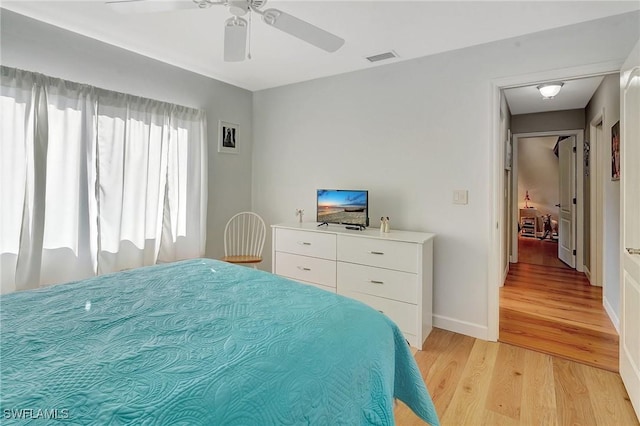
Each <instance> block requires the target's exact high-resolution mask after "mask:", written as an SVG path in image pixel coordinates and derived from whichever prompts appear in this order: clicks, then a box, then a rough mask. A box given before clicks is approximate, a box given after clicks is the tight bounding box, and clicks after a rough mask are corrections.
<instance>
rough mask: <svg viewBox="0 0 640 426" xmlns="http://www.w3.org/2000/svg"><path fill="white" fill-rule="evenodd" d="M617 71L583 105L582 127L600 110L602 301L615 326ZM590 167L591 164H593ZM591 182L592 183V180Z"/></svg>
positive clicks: (617, 267)
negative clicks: (613, 172) (613, 153)
mask: <svg viewBox="0 0 640 426" xmlns="http://www.w3.org/2000/svg"><path fill="white" fill-rule="evenodd" d="M619 82H620V75H619V74H612V75H608V76H606V77H605V78H604V80H602V83H601V84H600V86H599V87H598V89H597V90H596V92H595V93H594V94H593V97H592V98H591V100H590V101H589V103H588V104H587V107H586V108H585V124H584V125H585V127H586V128H587V129H588V128H589V124H590V123H591V120H593V119H594V118H595V117H596V116H597V115H598V114H600V113H601V112H603V117H604V119H603V123H602V127H603V131H604V135H603V136H604V138H603V139H604V144H603V145H602V146H601V147H595V146H591V150H594V149H598V153H599V154H600V158H599V161H602V164H603V166H604V167H603V170H604V176H602V184H603V217H602V219H603V230H604V235H603V240H602V246H603V259H602V279H603V287H604V291H603V293H602V294H603V303H604V305H605V308H606V309H607V312H608V313H609V315H611V316H612V318H611V319H612V321H613V322H614V324H616V327H617V326H618V322H619V320H618V318H619V316H620V251H619V247H620V181H619V180H617V181H612V180H611V127H613V125H614V124H616V123H617V122H618V121H619V120H620V87H619V85H620V83H619ZM592 167H593V165H592ZM591 184H594V182H593V181H591Z"/></svg>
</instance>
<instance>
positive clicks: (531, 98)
mask: <svg viewBox="0 0 640 426" xmlns="http://www.w3.org/2000/svg"><path fill="white" fill-rule="evenodd" d="M603 79H604V77H603V76H599V77H589V78H581V79H576V80H567V81H564V86H562V89H561V90H560V93H558V94H557V95H556V96H555V97H554V98H553V99H544V98H543V97H542V95H540V92H539V91H538V89H537V88H536V86H537V85H533V86H525V87H515V88H512V89H505V90H504V96H505V98H506V99H507V104H508V105H509V110H510V111H511V114H513V115H518V114H531V113H536V112H545V111H559V110H566V109H580V108H584V107H586V106H587V103H589V100H590V99H591V97H592V96H593V94H594V93H595V91H596V89H597V88H598V86H600V83H601V82H602V80H603Z"/></svg>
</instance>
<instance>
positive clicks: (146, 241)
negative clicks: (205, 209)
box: [98, 93, 169, 273]
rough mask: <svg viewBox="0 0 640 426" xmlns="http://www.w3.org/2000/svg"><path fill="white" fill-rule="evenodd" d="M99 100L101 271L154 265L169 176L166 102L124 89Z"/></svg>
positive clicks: (102, 96) (103, 96) (99, 259)
mask: <svg viewBox="0 0 640 426" xmlns="http://www.w3.org/2000/svg"><path fill="white" fill-rule="evenodd" d="M98 105H99V107H98V171H99V176H98V202H99V204H100V214H99V217H98V223H99V227H100V238H99V242H100V247H99V250H100V252H99V257H98V264H99V265H100V266H99V273H106V272H113V271H119V270H122V269H128V268H134V267H136V266H142V265H152V264H154V263H155V262H156V259H157V256H158V251H159V247H160V238H161V235H162V234H161V233H162V214H163V207H164V201H165V197H164V195H165V185H166V179H167V161H168V159H167V154H168V138H169V134H168V133H169V131H168V124H169V118H168V116H167V114H166V111H165V109H166V107H165V105H164V104H161V103H159V102H155V101H150V100H143V99H138V98H135V97H132V96H129V95H124V94H119V93H118V94H109V93H106V94H101V95H100V99H99V103H98Z"/></svg>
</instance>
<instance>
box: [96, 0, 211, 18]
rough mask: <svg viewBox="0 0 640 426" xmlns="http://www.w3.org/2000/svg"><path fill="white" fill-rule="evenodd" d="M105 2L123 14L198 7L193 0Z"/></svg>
mask: <svg viewBox="0 0 640 426" xmlns="http://www.w3.org/2000/svg"><path fill="white" fill-rule="evenodd" d="M106 4H107V5H108V6H109V7H111V8H112V9H113V10H115V11H116V12H118V13H122V14H124V15H128V14H135V13H155V12H171V11H174V10H183V9H198V7H199V6H198V4H197V3H195V2H194V1H193V0H166V1H165V0H163V1H154V0H112V1H107V2H106Z"/></svg>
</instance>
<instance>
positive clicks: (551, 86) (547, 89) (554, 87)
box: [536, 81, 564, 99]
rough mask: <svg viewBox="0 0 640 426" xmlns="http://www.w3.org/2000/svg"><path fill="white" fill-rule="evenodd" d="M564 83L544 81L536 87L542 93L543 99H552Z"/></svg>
mask: <svg viewBox="0 0 640 426" xmlns="http://www.w3.org/2000/svg"><path fill="white" fill-rule="evenodd" d="M562 86H564V83H563V82H561V81H555V82H553V83H544V84H541V85H539V86H537V87H536V88H537V89H538V91H539V92H540V94H541V95H542V98H543V99H553V98H554V97H555V96H556V95H557V94H558V93H560V89H562Z"/></svg>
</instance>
